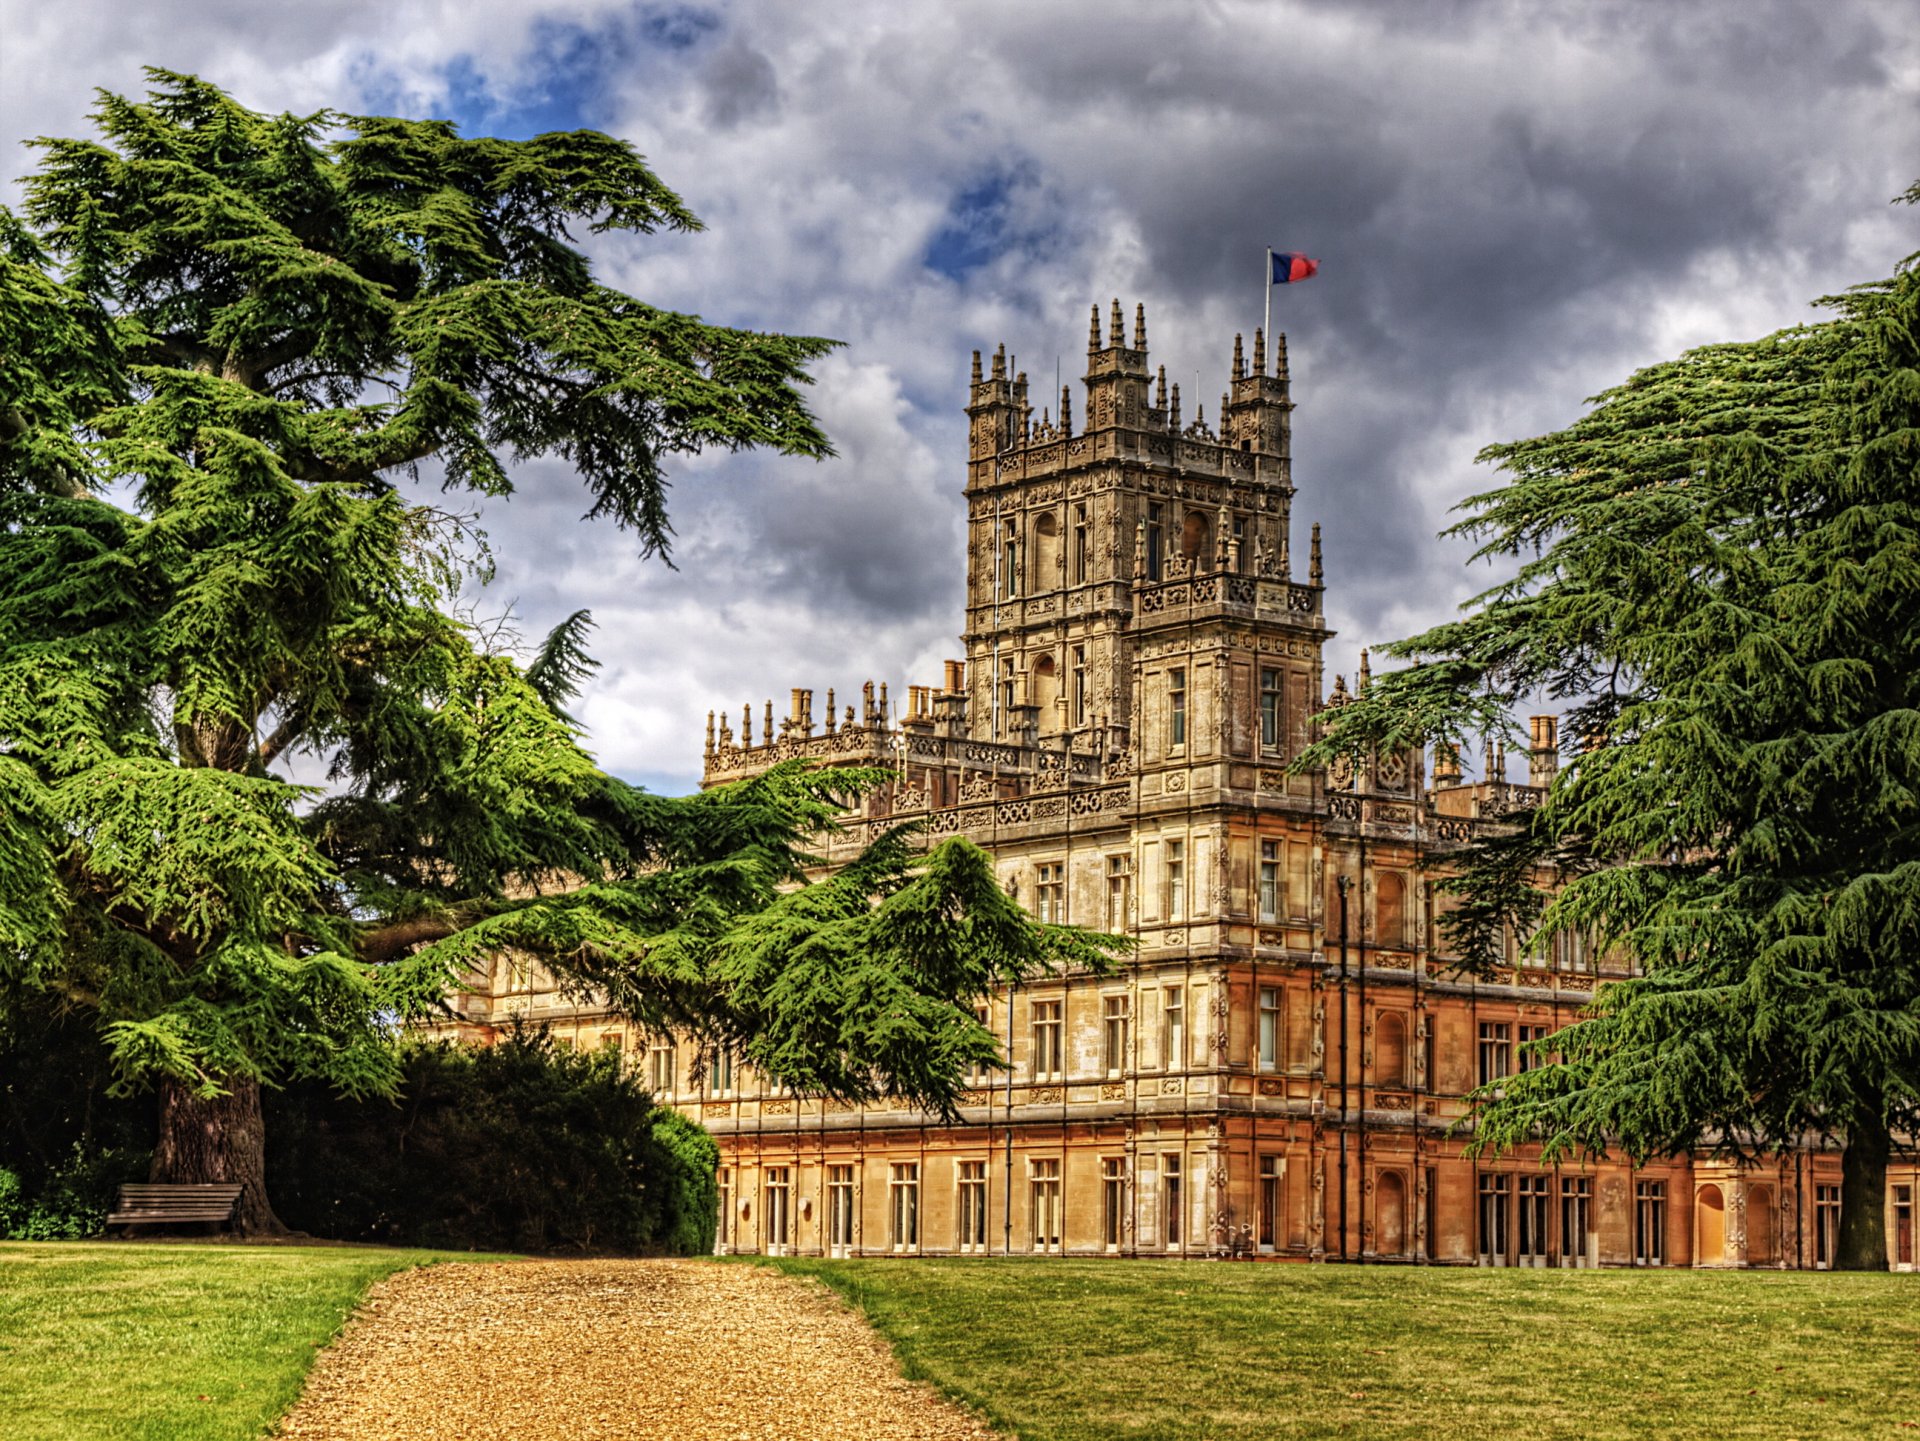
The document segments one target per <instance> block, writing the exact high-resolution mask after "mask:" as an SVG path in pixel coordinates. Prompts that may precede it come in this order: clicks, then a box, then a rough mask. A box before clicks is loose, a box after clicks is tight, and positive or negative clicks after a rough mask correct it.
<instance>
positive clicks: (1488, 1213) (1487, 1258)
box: [1480, 1171, 1513, 1266]
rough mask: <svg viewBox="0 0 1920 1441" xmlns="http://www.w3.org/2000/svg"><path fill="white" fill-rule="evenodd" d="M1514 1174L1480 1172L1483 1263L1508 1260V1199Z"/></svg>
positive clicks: (1499, 1264)
mask: <svg viewBox="0 0 1920 1441" xmlns="http://www.w3.org/2000/svg"><path fill="white" fill-rule="evenodd" d="M1512 1194H1513V1177H1511V1176H1506V1175H1500V1174H1498V1173H1492V1172H1484V1171H1483V1172H1482V1173H1481V1175H1480V1264H1481V1265H1482V1266H1504V1265H1506V1264H1507V1226H1508V1218H1507V1212H1508V1202H1509V1198H1510V1197H1511V1196H1512Z"/></svg>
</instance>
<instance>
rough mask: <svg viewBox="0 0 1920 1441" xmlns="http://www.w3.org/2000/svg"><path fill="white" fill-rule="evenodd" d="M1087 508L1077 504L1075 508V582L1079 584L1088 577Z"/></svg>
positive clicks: (1073, 561)
mask: <svg viewBox="0 0 1920 1441" xmlns="http://www.w3.org/2000/svg"><path fill="white" fill-rule="evenodd" d="M1087 534H1088V525H1087V508H1086V507H1085V506H1084V505H1076V506H1075V507H1074V508H1073V557H1072V563H1073V583H1074V584H1075V585H1079V584H1081V583H1082V582H1084V581H1085V580H1086V578H1087Z"/></svg>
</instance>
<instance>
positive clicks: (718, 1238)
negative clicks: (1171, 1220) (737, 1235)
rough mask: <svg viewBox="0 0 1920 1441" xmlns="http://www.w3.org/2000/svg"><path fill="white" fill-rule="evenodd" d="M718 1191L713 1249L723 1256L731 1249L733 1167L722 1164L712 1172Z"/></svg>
mask: <svg viewBox="0 0 1920 1441" xmlns="http://www.w3.org/2000/svg"><path fill="white" fill-rule="evenodd" d="M713 1180H714V1185H715V1186H716V1187H718V1188H719V1191H720V1214H719V1216H717V1217H716V1218H715V1219H714V1225H713V1250H714V1254H715V1255H719V1256H724V1255H726V1254H727V1252H728V1251H730V1250H732V1249H733V1167H731V1166H722V1167H720V1169H719V1170H717V1171H715V1172H714V1173H713Z"/></svg>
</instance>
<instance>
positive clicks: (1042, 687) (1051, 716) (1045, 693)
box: [1027, 654, 1060, 735]
mask: <svg viewBox="0 0 1920 1441" xmlns="http://www.w3.org/2000/svg"><path fill="white" fill-rule="evenodd" d="M1027 696H1028V699H1029V700H1031V701H1032V703H1033V704H1034V705H1036V706H1038V707H1039V708H1040V729H1041V731H1042V733H1044V734H1049V735H1051V734H1054V733H1056V732H1058V731H1059V729H1060V705H1059V701H1060V674H1059V670H1058V667H1056V665H1055V664H1054V659H1053V657H1052V655H1050V654H1049V655H1039V656H1035V657H1034V661H1033V667H1032V669H1031V670H1030V671H1029V672H1028V678H1027Z"/></svg>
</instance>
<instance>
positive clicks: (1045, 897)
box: [1033, 862, 1067, 925]
mask: <svg viewBox="0 0 1920 1441" xmlns="http://www.w3.org/2000/svg"><path fill="white" fill-rule="evenodd" d="M1033 913H1034V915H1035V916H1036V917H1037V918H1038V919H1040V920H1042V921H1046V922H1049V923H1050V924H1053V925H1058V924H1060V923H1061V922H1062V921H1064V920H1066V918H1067V883H1066V867H1064V866H1062V865H1060V864H1058V863H1057V862H1056V863H1052V864H1048V865H1042V866H1036V867H1035V868H1034V886H1033Z"/></svg>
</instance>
